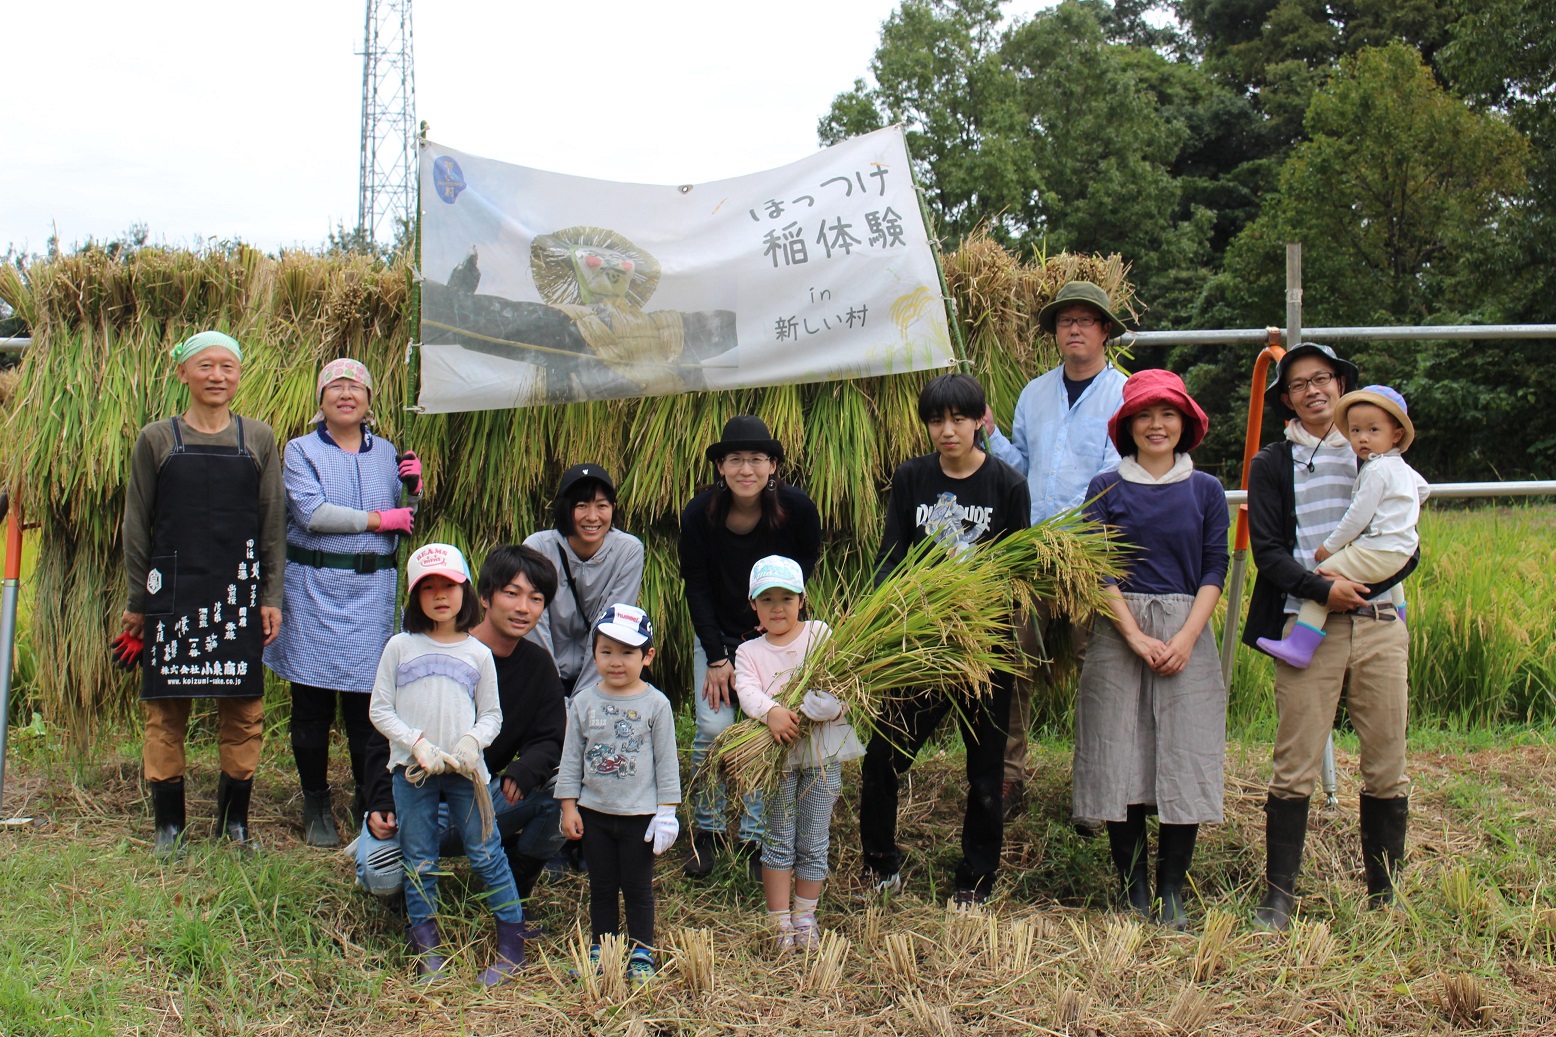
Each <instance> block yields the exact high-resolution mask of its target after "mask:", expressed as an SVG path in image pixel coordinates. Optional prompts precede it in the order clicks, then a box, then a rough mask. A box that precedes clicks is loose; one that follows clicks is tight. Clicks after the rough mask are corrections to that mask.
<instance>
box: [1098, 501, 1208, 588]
mask: <svg viewBox="0 0 1556 1037" xmlns="http://www.w3.org/2000/svg"><path fill="white" fill-rule="evenodd" d="M1086 497H1087V499H1088V500H1090V501H1091V503H1090V504H1088V505H1086V514H1087V516H1088V517H1089V518H1091V519H1093V520H1094V521H1097V522H1105V523H1107V524H1108V525H1110V526H1115V527H1117V528H1118V530H1119V531H1120V533H1121V534H1122V539H1123V540H1124V542H1125V543H1128V544H1132V545H1134V547H1135V548H1136V550H1135V551H1134V552H1133V553H1132V554H1131V555H1130V557H1129V561H1128V562H1127V563H1126V564H1127V566H1128V570H1129V571H1128V573H1127V574H1126V575H1125V576H1124V578H1123V579H1121V580H1119V581H1118V587H1119V590H1121V591H1124V592H1126V593H1131V594H1188V595H1193V594H1195V593H1197V592H1198V591H1199V589H1200V588H1201V587H1220V586H1222V585H1223V584H1224V583H1225V582H1226V568H1227V549H1226V533H1227V527H1228V525H1229V523H1228V520H1227V506H1226V493H1225V491H1223V490H1222V488H1221V483H1219V482H1218V481H1217V480H1216V479H1215V477H1214V476H1211V475H1206V474H1205V473H1204V472H1193V473H1191V474H1190V475H1189V477H1188V478H1187V479H1185V480H1184V481H1182V482H1175V483H1167V484H1165V485H1157V484H1145V483H1133V482H1126V481H1125V480H1124V478H1123V477H1122V476H1120V475H1119V474H1118V473H1117V472H1103V473H1102V474H1101V475H1099V476H1097V477H1096V478H1095V479H1093V480H1092V481H1091V485H1090V486H1089V487H1088V488H1087V490H1086Z"/></svg>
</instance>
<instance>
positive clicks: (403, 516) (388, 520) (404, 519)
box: [377, 508, 416, 536]
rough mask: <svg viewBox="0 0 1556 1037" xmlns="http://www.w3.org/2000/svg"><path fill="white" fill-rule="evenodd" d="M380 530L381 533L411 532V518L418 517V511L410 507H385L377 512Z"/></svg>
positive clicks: (407, 534) (408, 534)
mask: <svg viewBox="0 0 1556 1037" xmlns="http://www.w3.org/2000/svg"><path fill="white" fill-rule="evenodd" d="M377 515H378V530H377V531H378V532H380V533H404V534H405V535H406V536H410V534H411V520H412V519H414V518H415V517H416V512H415V511H413V510H412V509H410V508H385V509H384V510H383V511H380V512H378V513H377Z"/></svg>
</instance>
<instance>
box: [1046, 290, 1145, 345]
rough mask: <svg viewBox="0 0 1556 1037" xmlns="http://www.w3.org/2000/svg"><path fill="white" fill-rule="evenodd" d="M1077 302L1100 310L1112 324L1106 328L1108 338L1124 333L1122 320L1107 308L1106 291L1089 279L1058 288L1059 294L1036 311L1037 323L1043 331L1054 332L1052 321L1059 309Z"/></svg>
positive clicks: (1108, 304)
mask: <svg viewBox="0 0 1556 1037" xmlns="http://www.w3.org/2000/svg"><path fill="white" fill-rule="evenodd" d="M1078 302H1083V303H1085V304H1087V305H1088V306H1094V307H1096V308H1097V309H1099V310H1101V311H1102V315H1103V316H1104V317H1106V318H1107V320H1108V323H1109V324H1111V325H1112V327H1111V328H1109V329H1108V338H1117V337H1118V336H1119V335H1122V334H1123V333H1124V331H1125V328H1124V322H1123V321H1121V320H1119V319H1118V318H1117V317H1116V316H1114V315H1113V311H1112V310H1111V309H1109V306H1111V303H1110V302H1109V301H1108V293H1107V292H1105V291H1103V289H1102V287H1101V286H1100V285H1095V284H1092V283H1091V282H1090V281H1071V282H1070V283H1069V284H1067V285H1065V286H1064V287H1063V288H1061V289H1059V294H1058V295H1055V296H1054V301H1053V302H1051V303H1049V304H1048V305H1047V306H1044V307H1043V308H1042V309H1041V310H1038V311H1037V323H1038V324H1039V325H1041V326H1042V329H1043V330H1044V331H1046V332H1048V333H1049V334H1050V335H1052V334H1053V333H1054V321H1055V320H1057V319H1058V317H1059V311H1060V310H1062V309H1064V308H1065V307H1066V306H1073V305H1074V304H1075V303H1078Z"/></svg>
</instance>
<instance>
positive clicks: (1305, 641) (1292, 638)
mask: <svg viewBox="0 0 1556 1037" xmlns="http://www.w3.org/2000/svg"><path fill="white" fill-rule="evenodd" d="M1334 422H1335V426H1336V427H1337V428H1339V429H1340V431H1341V433H1343V434H1344V435H1345V437H1346V438H1347V439H1348V440H1350V443H1351V449H1352V450H1354V451H1355V452H1356V456H1357V457H1358V458H1359V459H1360V460H1361V461H1362V462H1363V463H1362V466H1361V473H1360V474H1359V475H1358V476H1357V478H1356V489H1355V491H1354V492H1353V493H1352V495H1351V506H1350V507H1349V508H1348V509H1346V512H1345V517H1343V518H1342V519H1341V520H1340V524H1339V525H1338V526H1336V527H1335V530H1334V532H1333V533H1331V534H1329V538H1328V539H1327V540H1325V541H1324V542H1323V544H1322V545H1321V546H1320V547H1319V548H1318V551H1317V553H1316V555H1315V558H1316V560H1317V562H1318V563H1319V566H1320V571H1321V572H1324V573H1330V574H1333V575H1335V576H1342V577H1344V578H1345V579H1348V580H1357V581H1360V582H1363V583H1376V582H1379V581H1382V580H1386V579H1388V578H1389V577H1392V576H1394V575H1395V574H1396V573H1398V572H1399V570H1401V569H1403V568H1404V567H1405V565H1406V564H1407V563H1408V562H1409V561H1410V559H1411V556H1412V555H1414V554H1415V553H1416V550H1417V548H1419V547H1420V544H1421V537H1420V534H1419V533H1418V532H1417V531H1416V523H1417V522H1419V521H1420V518H1421V504H1422V502H1423V501H1425V500H1426V497H1427V486H1426V480H1425V479H1423V478H1421V476H1420V473H1418V472H1417V471H1416V470H1415V469H1414V468H1411V467H1410V466H1409V465H1408V464H1406V463H1405V459H1404V457H1403V456H1401V455H1403V454H1404V452H1405V451H1406V450H1409V449H1410V444H1411V442H1412V441H1413V440H1414V439H1415V435H1416V430H1415V425H1414V424H1413V423H1412V422H1411V420H1410V409H1409V407H1408V406H1406V404H1405V398H1404V397H1403V396H1401V395H1400V394H1399V393H1398V392H1396V391H1394V390H1393V389H1391V388H1389V387H1388V386H1386V385H1369V386H1366V387H1365V388H1362V389H1357V390H1356V391H1355V392H1348V393H1346V394H1345V395H1344V396H1342V397H1340V402H1339V403H1337V404H1335V409H1334ZM1372 607H1376V608H1383V609H1387V608H1392V609H1393V610H1394V611H1395V613H1396V614H1397V615H1398V617H1399V621H1400V622H1401V623H1403V622H1404V620H1405V596H1404V591H1403V589H1402V587H1401V585H1400V584H1398V583H1396V584H1395V585H1394V587H1393V588H1392V590H1391V591H1390V601H1389V603H1388V604H1385V605H1379V606H1369V608H1372ZM1327 615H1328V613H1327V610H1326V609H1325V607H1324V605H1323V603H1321V602H1317V601H1304V602H1303V603H1302V608H1301V610H1300V611H1298V613H1297V621H1296V625H1295V626H1293V627H1292V628H1291V631H1290V632H1289V633H1288V634H1287V635H1286V636H1285V638H1283V639H1282V640H1279V641H1277V640H1275V639H1274V638H1268V637H1261V638H1259V639H1258V645H1259V647H1260V648H1261V649H1263V650H1264V651H1265V652H1268V653H1269V654H1270V655H1272V656H1274V657H1275V658H1276V659H1278V660H1280V661H1281V662H1283V663H1286V664H1287V665H1289V666H1295V667H1297V668H1298V669H1302V670H1305V669H1307V667H1308V666H1309V665H1310V664H1311V663H1312V661H1313V652H1314V650H1315V649H1317V648H1318V646H1319V644H1321V643H1322V642H1323V640H1324V621H1325V619H1326V618H1327ZM1380 618H1381V617H1380Z"/></svg>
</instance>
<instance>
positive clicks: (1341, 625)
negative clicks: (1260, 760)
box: [1270, 610, 1410, 799]
mask: <svg viewBox="0 0 1556 1037" xmlns="http://www.w3.org/2000/svg"><path fill="white" fill-rule="evenodd" d="M1382 615H1383V617H1385V618H1374V617H1373V616H1370V615H1350V614H1346V613H1330V615H1329V618H1328V620H1327V621H1326V622H1325V623H1324V634H1325V637H1324V640H1323V642H1322V643H1321V644H1320V645H1319V646H1318V649H1317V650H1316V651H1314V653H1313V663H1312V665H1311V666H1309V667H1308V668H1307V669H1305V670H1299V669H1296V668H1295V667H1291V666H1287V665H1286V664H1285V663H1282V662H1277V663H1276V664H1275V713H1276V717H1277V726H1276V731H1275V772H1274V775H1273V777H1271V779H1270V793H1271V795H1274V796H1276V797H1277V798H1280V799H1303V798H1306V797H1308V796H1311V795H1312V794H1313V789H1314V787H1315V786H1316V785H1317V783H1318V777H1319V768H1320V767H1321V766H1322V764H1323V757H1324V744H1325V742H1326V741H1327V740H1328V738H1329V732H1330V730H1331V729H1333V727H1334V717H1335V709H1336V708H1337V707H1338V706H1339V704H1340V692H1341V690H1342V688H1343V689H1345V704H1346V708H1347V709H1348V710H1349V712H1350V716H1351V726H1353V727H1354V728H1355V729H1356V734H1357V737H1358V738H1359V739H1360V740H1361V779H1362V787H1361V791H1362V793H1363V794H1364V795H1368V796H1372V797H1374V798H1375V799H1395V798H1397V797H1399V796H1404V795H1408V794H1409V791H1410V779H1409V777H1408V776H1406V774H1405V721H1406V717H1407V713H1408V706H1409V689H1408V659H1407V654H1406V648H1407V644H1408V640H1407V635H1406V633H1405V625H1404V624H1403V623H1401V622H1399V621H1398V620H1397V619H1396V618H1395V617H1394V615H1393V613H1392V612H1390V611H1386V610H1385V611H1384V612H1383V613H1382ZM1295 622H1296V617H1295V616H1293V617H1290V618H1289V619H1288V620H1287V622H1286V633H1287V634H1290V633H1291V627H1292V625H1293V624H1294V623H1295ZM1347 677H1349V678H1350V680H1349V684H1347V681H1346V678H1347Z"/></svg>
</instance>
